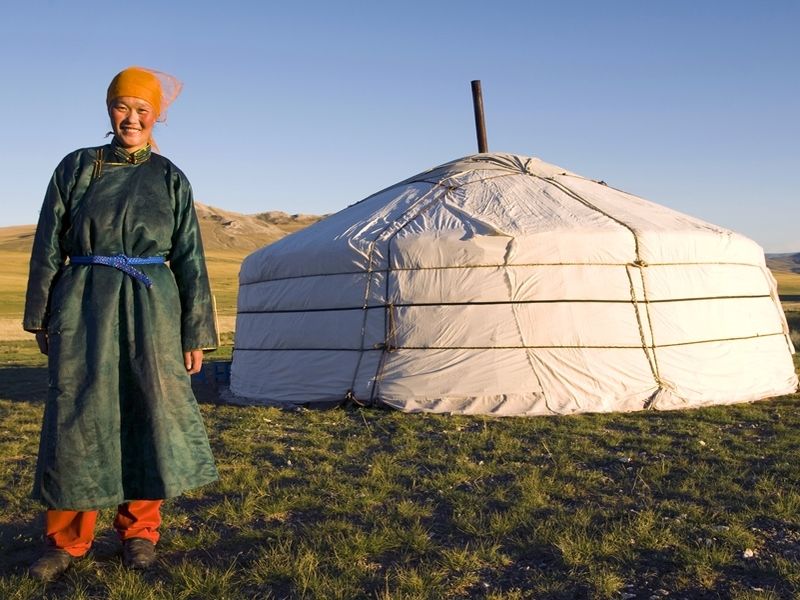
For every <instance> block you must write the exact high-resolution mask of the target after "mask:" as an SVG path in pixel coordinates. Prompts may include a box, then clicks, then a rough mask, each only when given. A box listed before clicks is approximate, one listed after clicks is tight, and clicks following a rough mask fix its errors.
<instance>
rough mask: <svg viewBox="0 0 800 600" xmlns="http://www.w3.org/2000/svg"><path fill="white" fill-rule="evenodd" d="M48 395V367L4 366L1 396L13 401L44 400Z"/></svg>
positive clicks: (0, 377)
mask: <svg viewBox="0 0 800 600" xmlns="http://www.w3.org/2000/svg"><path fill="white" fill-rule="evenodd" d="M46 397H47V367H22V366H14V367H3V368H2V369H0V398H3V399H4V400H11V401H12V402H44V400H45V398H46Z"/></svg>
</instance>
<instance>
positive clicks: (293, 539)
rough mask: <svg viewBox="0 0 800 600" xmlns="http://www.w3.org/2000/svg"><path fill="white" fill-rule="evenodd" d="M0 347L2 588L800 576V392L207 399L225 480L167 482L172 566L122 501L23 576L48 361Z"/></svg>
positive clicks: (521, 591)
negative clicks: (119, 522)
mask: <svg viewBox="0 0 800 600" xmlns="http://www.w3.org/2000/svg"><path fill="white" fill-rule="evenodd" d="M229 349H230V337H228V338H227V345H226V347H225V348H224V349H223V351H222V352H221V353H220V356H221V357H223V358H224V357H225V355H226V353H228V352H229ZM0 356H2V361H3V363H2V365H3V368H2V369H0V422H1V423H2V427H0V505H2V506H3V510H2V511H0V597H2V598H14V599H19V600H24V599H28V598H75V599H79V598H80V599H93V598H131V599H133V598H136V599H137V600H148V599H161V598H183V599H187V600H188V599H215V600H216V599H220V598H236V599H238V598H264V599H267V598H273V599H279V598H319V599H335V598H374V599H380V600H398V599H411V598H415V599H416V598H484V599H487V600H489V599H500V598H504V599H517V598H518V599H525V598H564V599H567V598H569V599H572V598H587V599H588V598H622V597H631V598H650V597H651V596H653V595H654V594H655V595H657V594H660V593H663V592H659V590H664V591H666V592H669V594H670V597H683V598H738V599H745V598H748V599H749V598H788V597H793V596H796V595H798V594H800V484H798V482H800V461H797V458H796V454H797V448H798V446H800V411H798V400H800V397H798V396H788V397H784V398H781V399H778V400H775V401H771V402H763V403H755V404H746V405H738V406H730V407H716V408H709V409H702V410H694V411H685V412H668V413H656V412H644V413H634V414H613V415H579V416H570V417H548V418H526V419H494V418H488V417H463V416H437V415H407V414H402V413H399V412H389V411H381V410H373V409H359V408H355V407H347V408H344V409H340V410H332V411H307V410H298V411H280V410H277V409H273V408H262V407H246V408H243V407H231V406H219V405H215V404H211V403H203V404H202V405H201V410H202V412H203V415H204V417H205V419H206V425H207V428H208V431H209V436H210V439H211V442H212V446H213V448H214V453H215V456H216V458H217V461H218V467H219V470H220V475H221V480H220V482H218V483H216V484H214V485H211V486H208V487H206V488H203V489H200V490H195V491H193V492H191V493H188V494H186V495H184V496H182V497H180V498H177V499H173V500H169V501H168V502H167V503H166V507H165V510H164V526H163V531H164V536H163V538H162V542H161V543H160V545H159V550H160V560H159V563H158V567H157V568H156V569H155V570H153V571H151V572H148V573H135V572H129V571H126V570H124V569H123V568H122V567H121V565H120V561H119V558H118V549H119V548H118V543H117V542H116V540H115V539H114V537H113V535H111V534H110V533H109V531H108V528H109V526H110V520H111V518H112V515H111V514H110V512H109V511H107V510H106V511H103V514H102V515H101V519H100V523H101V525H100V527H99V528H98V534H99V537H98V540H97V542H96V544H95V547H94V550H93V551H92V554H91V556H90V557H89V558H87V559H85V560H83V561H80V562H79V563H77V564H76V566H75V568H73V569H72V570H71V571H70V572H69V574H68V576H66V577H64V578H63V579H62V580H60V581H58V582H56V583H53V584H50V585H49V586H47V587H44V586H41V585H39V584H36V583H35V582H33V581H31V580H30V579H28V578H27V577H26V576H25V567H26V565H27V564H28V563H29V562H30V561H31V560H32V559H33V558H34V557H35V555H36V553H37V552H38V551H39V548H40V544H41V527H42V521H41V515H40V507H39V506H38V505H36V504H35V503H34V502H32V501H31V500H29V499H28V498H27V492H28V490H29V488H30V486H31V481H32V475H33V467H34V462H35V454H36V449H37V442H38V430H39V422H40V419H41V414H42V400H43V397H44V393H45V386H46V376H45V374H44V362H43V360H42V357H41V356H40V355H38V354H37V353H36V350H35V348H34V346H33V343H32V342H19V343H15V344H11V343H4V344H0ZM211 356H212V357H213V356H214V355H211ZM198 391H199V392H203V390H200V389H199V390H198ZM199 396H200V397H201V398H203V394H202V393H200V394H199Z"/></svg>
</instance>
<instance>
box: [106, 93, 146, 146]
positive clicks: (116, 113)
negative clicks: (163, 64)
mask: <svg viewBox="0 0 800 600" xmlns="http://www.w3.org/2000/svg"><path fill="white" fill-rule="evenodd" d="M108 116H109V117H111V127H112V128H113V130H114V139H116V140H117V142H118V143H119V145H120V146H122V147H123V148H125V150H127V151H128V152H136V151H137V150H140V149H142V148H144V147H145V146H147V144H151V143H152V142H153V139H152V133H153V125H155V123H156V111H155V109H154V108H153V105H152V104H150V103H149V102H148V101H147V100H142V99H141V98H136V97H135V96H120V97H118V98H114V100H113V101H112V102H111V104H110V105H109V107H108Z"/></svg>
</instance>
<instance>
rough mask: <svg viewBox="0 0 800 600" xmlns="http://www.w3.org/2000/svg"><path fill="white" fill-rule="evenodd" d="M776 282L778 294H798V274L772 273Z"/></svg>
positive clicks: (799, 280)
mask: <svg viewBox="0 0 800 600" xmlns="http://www.w3.org/2000/svg"><path fill="white" fill-rule="evenodd" d="M772 274H773V275H774V276H775V279H776V280H777V282H778V293H779V294H787V295H798V294H800V274H798V273H787V272H785V271H773V273H772Z"/></svg>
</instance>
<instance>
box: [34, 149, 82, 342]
mask: <svg viewBox="0 0 800 600" xmlns="http://www.w3.org/2000/svg"><path fill="white" fill-rule="evenodd" d="M74 158H75V157H74V156H73V155H70V156H67V157H66V158H64V160H62V161H61V163H60V164H59V165H58V167H57V168H56V170H55V172H54V173H53V177H52V179H51V180H50V184H49V185H48V186H47V193H46V194H45V197H44V203H43V204H42V210H41V212H40V213H39V223H38V225H37V226H36V234H35V236H34V238H33V250H32V251H31V262H30V268H29V272H28V290H27V292H26V294H25V316H24V317H23V320H22V327H23V328H24V329H25V331H31V332H36V331H43V330H45V329H47V321H48V318H49V316H50V291H51V290H52V289H53V285H54V284H55V282H56V278H57V276H58V273H59V271H60V269H61V267H62V266H63V265H64V262H65V261H66V250H65V249H64V247H63V244H62V241H61V232H62V230H63V229H64V220H65V218H66V217H65V215H66V199H67V197H68V194H69V191H68V188H69V185H70V184H69V180H70V178H71V176H73V175H74V167H75V165H74V164H73V163H74V162H75V161H74Z"/></svg>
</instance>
